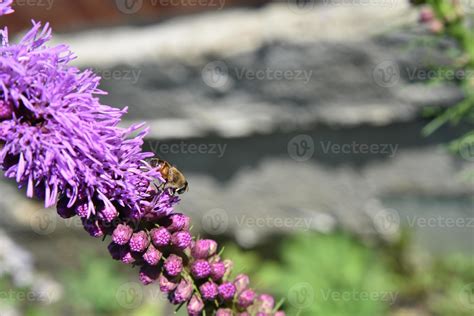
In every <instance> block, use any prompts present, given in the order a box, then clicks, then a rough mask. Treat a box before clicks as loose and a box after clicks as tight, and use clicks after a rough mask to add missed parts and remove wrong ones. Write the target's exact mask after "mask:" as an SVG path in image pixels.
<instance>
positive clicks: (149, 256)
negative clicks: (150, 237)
mask: <svg viewBox="0 0 474 316" xmlns="http://www.w3.org/2000/svg"><path fill="white" fill-rule="evenodd" d="M143 259H144V260H145V261H146V262H147V263H148V264H149V265H150V266H156V265H157V264H158V263H159V262H160V259H161V252H160V251H159V250H157V249H156V248H155V247H154V246H153V245H150V246H148V249H147V250H146V252H145V253H144V254H143Z"/></svg>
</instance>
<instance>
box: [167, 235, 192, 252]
mask: <svg viewBox="0 0 474 316" xmlns="http://www.w3.org/2000/svg"><path fill="white" fill-rule="evenodd" d="M192 240H193V239H192V237H191V234H190V233H189V232H187V231H180V232H176V233H174V234H173V235H172V236H171V243H172V244H173V246H176V247H178V248H179V249H185V248H188V247H189V246H190V245H191V242H192Z"/></svg>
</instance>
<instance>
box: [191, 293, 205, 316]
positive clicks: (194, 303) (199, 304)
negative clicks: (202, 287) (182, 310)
mask: <svg viewBox="0 0 474 316" xmlns="http://www.w3.org/2000/svg"><path fill="white" fill-rule="evenodd" d="M203 309H204V303H203V301H202V299H201V298H200V297H199V295H193V296H192V297H191V299H190V300H189V302H188V314H189V315H190V316H199V315H201V312H202V310H203Z"/></svg>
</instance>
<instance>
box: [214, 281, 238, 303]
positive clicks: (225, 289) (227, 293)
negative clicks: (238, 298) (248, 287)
mask: <svg viewBox="0 0 474 316" xmlns="http://www.w3.org/2000/svg"><path fill="white" fill-rule="evenodd" d="M218 290H219V297H220V298H221V299H222V300H224V301H231V300H232V299H233V298H234V295H235V291H236V289H235V285H234V284H232V283H231V282H226V283H222V284H221V285H219V289H218Z"/></svg>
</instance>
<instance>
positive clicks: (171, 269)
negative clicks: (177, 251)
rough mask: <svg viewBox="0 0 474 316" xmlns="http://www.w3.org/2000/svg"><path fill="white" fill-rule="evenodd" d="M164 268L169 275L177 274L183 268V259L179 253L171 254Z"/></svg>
mask: <svg viewBox="0 0 474 316" xmlns="http://www.w3.org/2000/svg"><path fill="white" fill-rule="evenodd" d="M164 269H165V271H166V273H168V275H169V276H177V275H179V274H180V273H181V271H182V270H183V259H182V258H181V257H179V256H177V255H173V254H172V255H170V256H169V257H168V258H166V260H165V264H164Z"/></svg>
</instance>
